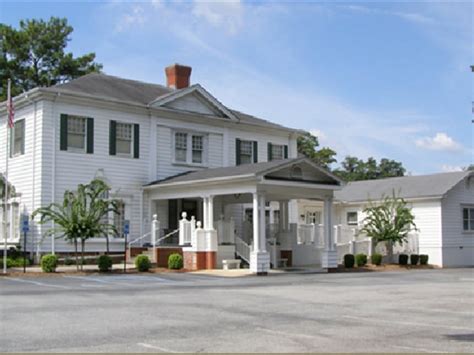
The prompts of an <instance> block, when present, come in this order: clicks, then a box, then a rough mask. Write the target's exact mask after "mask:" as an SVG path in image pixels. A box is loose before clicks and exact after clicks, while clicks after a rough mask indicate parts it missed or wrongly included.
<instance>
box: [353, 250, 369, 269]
mask: <svg viewBox="0 0 474 355" xmlns="http://www.w3.org/2000/svg"><path fill="white" fill-rule="evenodd" d="M355 261H356V264H357V266H364V265H366V264H367V255H365V254H364V253H360V254H356V256H355Z"/></svg>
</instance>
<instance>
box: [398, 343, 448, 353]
mask: <svg viewBox="0 0 474 355" xmlns="http://www.w3.org/2000/svg"><path fill="white" fill-rule="evenodd" d="M393 347H394V348H396V349H403V350H411V351H413V352H420V353H444V351H438V350H429V349H424V348H415V347H413V346H398V345H394V346H393Z"/></svg>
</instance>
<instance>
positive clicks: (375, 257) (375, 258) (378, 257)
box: [370, 253, 382, 265]
mask: <svg viewBox="0 0 474 355" xmlns="http://www.w3.org/2000/svg"><path fill="white" fill-rule="evenodd" d="M370 261H371V262H372V264H374V265H382V254H379V253H374V254H372V256H371V257H370Z"/></svg>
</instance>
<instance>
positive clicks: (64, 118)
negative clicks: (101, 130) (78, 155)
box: [59, 114, 94, 154]
mask: <svg viewBox="0 0 474 355" xmlns="http://www.w3.org/2000/svg"><path fill="white" fill-rule="evenodd" d="M59 148H60V149H61V150H68V151H73V152H83V153H88V154H92V153H94V119H93V118H91V117H81V116H75V115H67V114H61V121H60V136H59Z"/></svg>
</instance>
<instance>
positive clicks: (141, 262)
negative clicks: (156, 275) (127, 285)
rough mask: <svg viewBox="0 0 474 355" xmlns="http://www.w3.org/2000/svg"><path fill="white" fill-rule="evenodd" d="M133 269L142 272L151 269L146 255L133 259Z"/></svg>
mask: <svg viewBox="0 0 474 355" xmlns="http://www.w3.org/2000/svg"><path fill="white" fill-rule="evenodd" d="M135 267H136V268H137V270H138V271H140V272H144V271H148V270H150V268H151V262H150V259H149V258H148V256H146V255H138V256H137V258H136V259H135Z"/></svg>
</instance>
